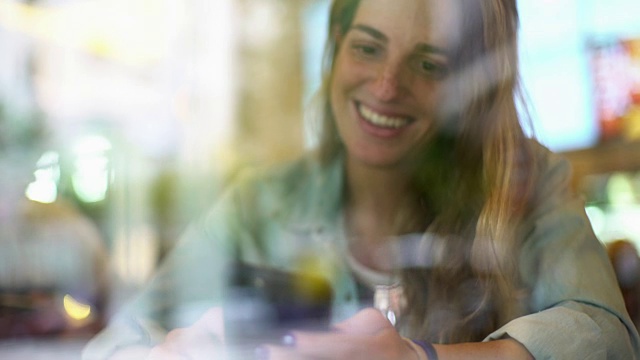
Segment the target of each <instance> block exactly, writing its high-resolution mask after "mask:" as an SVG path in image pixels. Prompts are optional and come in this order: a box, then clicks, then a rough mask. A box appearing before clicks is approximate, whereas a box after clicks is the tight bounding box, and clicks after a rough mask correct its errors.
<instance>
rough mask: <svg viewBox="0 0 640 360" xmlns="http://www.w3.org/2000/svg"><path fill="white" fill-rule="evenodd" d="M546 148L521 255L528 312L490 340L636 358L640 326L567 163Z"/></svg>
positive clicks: (544, 351) (555, 355)
mask: <svg viewBox="0 0 640 360" xmlns="http://www.w3.org/2000/svg"><path fill="white" fill-rule="evenodd" d="M545 152H546V155H545V156H544V159H543V161H542V166H541V168H542V169H544V170H543V171H542V173H541V178H540V179H541V181H540V185H539V189H538V191H537V193H536V197H537V204H538V205H537V206H536V208H535V209H534V210H533V211H532V213H531V215H530V217H529V219H528V220H527V221H525V224H526V228H527V231H528V236H526V240H525V242H524V244H523V248H522V253H521V256H520V271H521V274H522V277H523V279H524V281H525V284H526V285H527V286H528V287H529V288H530V290H531V293H530V296H531V298H530V312H531V313H530V314H529V315H526V316H523V317H520V318H517V319H514V320H512V321H511V322H509V323H508V324H506V325H505V326H503V327H501V328H500V329H498V330H497V331H495V332H494V333H492V334H490V335H489V336H488V337H487V338H486V339H485V340H492V339H499V338H503V337H511V338H513V339H515V340H517V341H519V342H520V343H521V344H523V345H524V346H525V347H526V348H527V349H528V350H529V351H530V352H531V354H532V355H533V356H534V357H535V358H536V359H636V358H638V357H639V351H640V350H639V349H640V347H639V339H638V333H637V330H636V328H635V326H634V324H633V323H632V322H631V320H630V318H629V316H628V314H627V312H626V310H625V307H624V302H623V300H622V295H621V293H620V290H619V288H618V285H617V282H616V278H615V274H614V272H613V268H612V266H611V264H610V261H609V259H608V257H607V254H606V251H605V248H604V246H603V244H602V243H600V242H599V241H598V239H597V238H596V236H595V235H594V233H593V231H592V229H591V225H590V223H589V220H588V218H587V216H586V213H585V210H584V202H583V200H582V199H580V198H579V197H578V196H576V195H575V194H573V193H572V191H571V189H570V186H569V181H570V177H571V171H570V166H569V163H568V161H567V160H565V159H563V158H561V157H560V156H558V155H555V154H551V153H548V151H546V150H545Z"/></svg>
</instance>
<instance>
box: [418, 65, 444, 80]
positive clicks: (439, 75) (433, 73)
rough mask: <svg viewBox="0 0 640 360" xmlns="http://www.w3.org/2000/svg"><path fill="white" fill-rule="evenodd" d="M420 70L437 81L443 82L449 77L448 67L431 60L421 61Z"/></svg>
mask: <svg viewBox="0 0 640 360" xmlns="http://www.w3.org/2000/svg"><path fill="white" fill-rule="evenodd" d="M419 68H420V69H419V70H420V71H421V72H422V73H423V74H425V75H427V76H429V77H431V78H433V79H436V80H442V79H444V78H446V77H447V75H449V69H448V68H447V66H445V65H441V64H438V63H435V62H433V61H429V60H421V61H420V65H419Z"/></svg>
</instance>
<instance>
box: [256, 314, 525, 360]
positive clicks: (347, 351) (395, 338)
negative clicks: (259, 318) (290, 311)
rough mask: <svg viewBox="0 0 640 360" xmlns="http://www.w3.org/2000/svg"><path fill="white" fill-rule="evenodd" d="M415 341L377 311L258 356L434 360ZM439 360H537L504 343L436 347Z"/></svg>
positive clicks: (299, 335) (295, 336) (274, 359)
mask: <svg viewBox="0 0 640 360" xmlns="http://www.w3.org/2000/svg"><path fill="white" fill-rule="evenodd" d="M410 341H411V340H409V339H405V338H402V337H401V336H400V335H399V334H398V332H397V331H396V329H395V328H394V327H393V326H392V325H391V323H390V322H389V321H388V320H387V319H386V318H385V317H384V316H383V315H382V314H381V313H380V312H379V311H378V310H376V309H373V308H369V309H365V310H363V311H361V312H359V313H358V314H356V315H355V316H354V317H352V318H350V319H348V320H346V321H345V322H342V323H340V324H337V325H336V326H335V330H334V331H333V332H329V333H309V332H295V331H294V332H292V333H291V334H290V335H288V336H287V341H286V345H283V346H271V345H265V346H264V347H262V348H261V349H260V350H259V351H258V354H260V355H261V356H260V357H262V358H268V359H270V360H285V359H315V358H322V359H346V360H356V359H367V360H373V359H380V360H383V359H389V360H391V359H394V360H395V359H407V360H421V359H422V360H424V359H428V360H433V358H428V357H427V355H426V353H425V352H424V351H423V350H421V349H419V347H416V346H412V345H411V344H410V343H409V342H410ZM434 348H435V350H436V352H437V355H438V359H439V360H447V359H491V360H496V359H509V360H517V359H523V360H524V359H533V356H531V354H530V353H529V352H528V351H527V349H526V348H525V347H524V346H522V345H521V344H520V343H518V342H517V341H515V340H513V339H501V340H495V341H488V342H481V343H463V344H453V345H434Z"/></svg>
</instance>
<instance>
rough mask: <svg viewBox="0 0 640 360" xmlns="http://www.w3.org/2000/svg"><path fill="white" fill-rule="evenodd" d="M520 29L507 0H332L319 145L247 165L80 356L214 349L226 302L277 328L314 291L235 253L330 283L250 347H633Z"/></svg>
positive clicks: (272, 351)
mask: <svg viewBox="0 0 640 360" xmlns="http://www.w3.org/2000/svg"><path fill="white" fill-rule="evenodd" d="M517 28H518V14H517V7H516V3H515V0H487V1H466V0H455V1H451V0H395V1H393V2H391V1H388V0H335V1H334V2H333V6H332V9H331V15H330V23H329V37H328V39H329V44H328V45H329V46H328V50H329V52H328V54H327V57H326V64H325V72H326V73H325V78H324V83H323V86H322V88H321V90H320V95H321V96H322V102H321V103H322V111H323V114H322V115H323V116H322V119H323V127H322V128H323V132H322V134H321V135H322V140H321V143H320V146H319V148H318V149H317V150H314V151H311V152H309V153H307V154H304V155H303V156H302V157H301V159H300V160H298V161H295V162H293V163H290V164H287V165H284V166H280V167H277V168H274V169H269V170H267V171H264V172H258V173H252V174H249V175H246V176H241V177H239V179H238V180H237V182H236V183H235V184H234V185H233V186H232V187H231V188H230V189H229V190H228V192H227V193H226V195H225V196H223V197H222V198H221V199H220V200H219V202H217V203H216V205H215V206H213V207H212V210H211V211H210V212H209V213H208V214H207V215H206V216H205V217H204V218H203V219H201V220H200V221H199V222H197V223H195V224H194V226H193V227H192V228H191V229H190V230H189V231H188V232H187V234H186V235H185V237H184V239H183V240H182V241H181V243H180V245H179V246H178V247H177V248H176V249H175V250H174V252H173V254H172V255H171V256H170V257H169V259H168V260H167V262H166V263H165V265H164V266H163V268H162V269H161V271H160V272H159V273H158V275H157V276H156V278H155V279H154V280H153V282H152V283H151V284H150V285H149V288H148V289H147V290H146V291H145V292H144V293H143V294H142V296H141V297H140V298H139V299H138V300H137V301H136V302H133V303H132V304H131V305H130V306H129V307H127V308H126V309H124V310H123V311H122V313H121V314H120V315H119V316H118V317H117V318H116V319H114V321H113V322H112V324H111V326H110V327H109V328H108V329H107V330H106V331H105V332H104V333H103V334H102V335H100V336H99V337H98V338H96V339H95V340H94V341H93V342H92V343H91V344H90V345H89V347H88V348H87V351H86V352H85V355H86V356H87V357H88V358H92V357H93V356H95V357H108V356H110V355H112V354H113V353H114V352H118V351H127V350H131V349H132V348H135V349H136V351H138V350H142V351H145V350H146V351H147V353H149V354H150V356H151V358H165V357H169V356H178V357H179V356H183V357H189V358H208V357H211V356H214V355H215V354H218V351H219V350H220V347H221V344H222V343H221V342H220V340H221V339H219V338H217V337H219V336H220V331H219V329H220V328H219V326H220V324H221V323H222V319H221V318H219V317H217V318H216V317H215V316H212V315H211V314H213V313H215V311H214V310H212V309H219V307H223V308H224V311H223V313H224V314H231V315H233V316H225V320H226V321H230V319H241V320H242V323H243V324H248V323H250V324H255V326H256V329H260V330H262V331H264V333H265V335H273V334H274V333H280V331H281V330H282V326H283V323H282V322H280V320H282V319H281V318H279V314H282V313H283V312H284V313H287V314H290V313H291V311H283V308H282V306H281V305H282V304H283V303H284V304H289V305H291V307H290V308H287V309H288V310H291V309H297V308H298V307H297V306H296V305H300V303H299V302H300V301H302V300H304V299H307V297H305V296H303V295H301V294H300V293H296V292H295V291H289V290H290V289H292V288H296V287H295V286H289V285H290V284H288V283H287V282H286V281H284V280H283V279H287V278H290V277H289V275H286V276H284V277H283V278H282V279H280V281H275V282H273V283H274V284H284V285H282V288H277V286H275V285H274V286H275V287H276V288H277V290H279V291H274V290H273V288H272V286H270V285H266V282H265V280H264V277H260V276H258V277H250V279H249V280H246V281H243V286H242V287H241V289H240V290H239V289H237V288H236V287H235V286H234V285H237V284H234V283H233V281H232V280H233V279H235V276H231V277H229V276H228V275H229V274H230V272H229V270H230V269H235V268H236V266H235V265H236V264H237V263H240V264H244V265H246V264H249V265H250V266H249V267H248V268H250V269H268V270H269V272H268V273H269V274H273V273H278V274H287V273H304V274H309V273H311V274H313V275H314V276H319V277H322V278H325V279H326V280H327V282H328V284H329V285H330V287H331V291H330V293H331V304H330V305H331V315H330V319H326V318H322V319H317V318H316V317H314V315H317V313H315V312H314V313H313V314H311V313H302V314H300V313H298V314H297V315H298V316H300V317H301V318H297V319H295V321H293V322H287V323H286V326H290V327H291V330H292V331H291V332H289V333H286V334H285V336H284V337H283V342H282V344H280V345H278V344H265V345H264V346H261V347H258V348H257V350H256V352H255V355H256V356H258V357H259V358H265V357H268V358H270V359H290V358H291V359H307V358H308V359H318V358H321V359H351V358H365V359H416V358H418V359H425V358H427V359H430V360H433V359H436V358H440V359H453V358H455V359H465V358H469V359H471V358H472V359H531V358H539V359H543V358H545V359H546V358H551V359H566V358H608V359H629V358H634V357H637V356H638V355H639V354H640V352H639V349H640V347H639V340H638V334H637V332H636V330H635V328H634V326H633V324H632V323H631V321H630V319H629V316H628V314H627V313H626V311H625V308H624V303H623V302H622V298H621V295H620V291H619V290H618V288H617V285H616V283H615V277H614V273H613V271H612V268H611V265H610V263H609V261H608V258H607V255H606V252H605V251H604V248H603V247H602V245H601V244H600V243H599V242H598V241H597V239H596V238H595V236H594V235H593V232H592V231H591V228H590V225H589V222H588V220H587V217H586V215H585V213H584V208H583V203H582V201H581V200H580V198H579V197H577V196H576V195H575V194H573V193H572V192H571V190H570V188H569V177H570V169H569V167H568V163H567V162H566V160H564V159H562V158H560V157H558V156H557V155H554V154H552V153H550V152H549V151H548V150H546V149H544V148H543V147H542V146H540V145H539V144H537V143H536V142H535V141H534V140H531V139H527V138H526V137H525V135H524V132H523V129H522V127H521V125H520V121H519V117H518V113H517V111H516V103H517V100H518V98H519V97H518V96H519V95H518V94H519V85H518V81H517V79H518V61H517V43H516V40H517ZM241 268H246V267H245V266H242V267H241ZM274 268H275V269H277V270H278V271H276V272H273V271H271V270H273V269H274ZM232 273H233V272H232ZM252 273H253V272H252ZM293 278H295V277H293ZM270 284H271V282H270ZM305 284H306V286H303V288H306V289H307V290H308V288H309V286H308V285H309V284H307V283H305ZM298 285H299V284H298ZM265 289H268V290H269V291H273V292H274V293H275V294H277V295H278V296H280V297H278V298H277V301H274V300H273V299H272V298H269V297H268V296H267V297H266V298H265V296H262V295H264V294H265V292H269V291H265ZM312 293H313V291H312ZM328 293H329V292H327V291H323V292H322V294H324V295H327V294H328ZM261 294H262V295H261ZM283 296H284V297H285V298H286V299H285V300H290V302H287V301H284V302H283V301H282V297H283ZM327 298H328V297H327V296H324V297H323V299H325V300H326V299H327ZM312 303H313V304H316V303H314V302H312ZM247 304H248V305H247ZM323 305H326V304H325V303H323ZM321 309H322V310H326V307H324V306H321ZM187 312H188V313H190V314H191V315H193V314H198V315H200V314H204V315H202V317H201V318H200V320H199V321H195V322H190V323H187V325H188V326H186V327H184V328H179V329H173V330H172V331H171V332H169V333H168V335H167V334H165V333H164V332H163V331H164V330H171V329H172V328H173V327H175V326H173V327H172V326H166V327H165V328H164V329H162V331H157V330H158V329H159V327H157V326H156V325H157V324H159V322H158V321H159V320H162V317H163V316H164V319H167V318H169V319H175V318H176V317H179V316H181V315H183V314H185V313H187ZM320 313H321V314H323V316H324V315H325V314H326V312H325V311H321V312H320ZM311 319H313V320H319V321H320V323H319V324H325V322H326V321H328V320H330V321H331V322H332V326H330V327H329V329H327V327H326V326H322V327H321V328H320V331H318V327H317V326H315V327H314V326H311V329H312V330H315V331H308V330H309V327H308V325H309V323H308V322H309V321H310V320H311ZM288 320H291V319H288ZM231 322H232V321H231ZM224 325H225V326H227V325H228V326H230V328H231V329H233V330H236V331H233V332H227V335H230V334H238V333H243V332H242V331H237V330H238V329H237V327H236V328H234V325H235V326H237V325H238V324H237V323H235V324H233V323H231V324H229V323H226V322H225V323H224ZM316 325H317V324H316ZM301 328H303V329H302V330H301ZM213 329H217V330H215V331H214V330H213ZM304 329H306V330H307V331H304ZM245 333H246V332H245ZM265 339H268V337H265ZM226 340H227V341H226V344H227V345H229V344H237V343H242V342H241V341H240V342H239V341H237V340H238V339H226ZM240 340H242V339H240ZM244 340H247V339H244ZM265 341H266V340H265ZM253 345H256V344H254V343H251V346H253ZM216 349H217V350H216ZM228 350H230V351H231V352H230V354H246V353H245V352H243V351H239V352H236V351H235V350H237V349H233V348H229V349H228ZM244 350H246V349H244ZM251 350H252V349H251ZM251 353H252V354H253V352H252V351H251ZM121 354H123V353H121ZM240 356H242V355H240ZM240 358H243V357H240Z"/></svg>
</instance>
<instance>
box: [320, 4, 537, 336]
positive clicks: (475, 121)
mask: <svg viewBox="0 0 640 360" xmlns="http://www.w3.org/2000/svg"><path fill="white" fill-rule="evenodd" d="M457 1H458V2H459V3H458V4H459V6H458V9H459V10H460V14H461V16H462V17H463V19H462V21H461V23H462V24H463V25H462V26H463V29H461V30H462V37H461V40H460V41H459V43H458V44H457V46H455V49H453V53H452V56H451V57H450V61H451V62H452V64H451V71H450V77H449V80H448V81H447V85H446V86H447V91H448V95H449V96H448V101H446V102H445V104H443V105H442V108H441V109H440V112H439V113H440V119H439V124H440V125H439V127H438V131H437V134H436V136H435V138H434V139H433V140H432V141H431V142H430V144H429V145H428V146H427V147H426V148H425V150H424V158H423V159H422V160H423V161H421V162H420V163H419V164H418V166H417V169H416V176H415V182H416V189H417V190H416V191H417V194H416V196H419V197H421V201H424V202H425V203H426V204H427V206H428V207H429V208H430V212H431V213H433V214H434V218H433V221H432V222H431V225H430V226H429V229H428V231H429V233H433V234H438V235H439V236H438V238H439V239H445V240H444V241H442V243H440V244H437V246H439V247H440V249H441V251H438V253H439V254H441V256H440V257H438V258H437V259H435V260H434V261H435V264H433V266H431V267H430V268H429V269H425V268H406V269H403V270H402V271H401V278H402V281H403V285H404V291H405V296H406V298H407V303H408V306H407V308H406V311H405V314H404V315H406V316H403V318H402V322H401V330H402V331H403V332H404V333H405V334H406V335H409V336H416V337H421V338H424V339H429V340H431V341H434V342H440V343H452V342H461V341H477V340H482V339H483V338H484V337H485V336H487V335H488V334H489V333H490V332H491V331H492V330H495V329H497V328H498V327H499V326H500V325H502V324H504V323H506V322H507V321H509V320H511V319H513V318H514V317H516V316H518V315H520V314H521V313H522V312H523V311H524V309H523V305H522V304H524V298H525V296H524V295H526V294H524V293H523V292H522V291H521V290H520V289H521V285H520V283H519V276H518V264H517V254H518V253H519V248H520V244H521V234H518V226H517V225H518V224H519V222H520V220H521V219H522V217H523V216H524V214H525V213H526V211H527V204H528V203H529V200H530V197H531V196H530V194H531V193H532V184H531V180H530V179H535V174H533V172H534V171H535V164H534V161H533V155H532V149H531V147H530V145H529V141H528V140H527V139H526V136H525V134H524V131H523V129H522V126H521V124H520V119H519V115H518V110H517V106H516V104H517V100H519V99H520V97H519V94H520V86H519V81H518V56H517V43H516V41H517V28H518V21H519V20H518V13H517V8H516V1H515V0H481V1H478V0H457ZM359 4H360V0H334V2H333V5H332V8H331V14H330V23H329V40H328V44H327V48H326V53H325V66H324V74H325V78H324V82H323V87H322V89H321V92H320V96H321V102H322V104H323V111H324V113H323V123H322V137H321V140H320V147H319V150H320V151H319V153H320V155H321V157H322V159H324V160H328V159H332V158H334V157H335V156H336V155H337V154H339V153H340V152H342V151H344V146H343V144H342V142H341V140H340V137H339V134H338V132H337V129H336V125H335V121H334V118H333V114H332V110H331V104H330V100H329V99H330V96H329V89H330V81H331V72H332V69H333V63H334V60H335V57H336V54H337V52H338V51H339V47H340V44H339V43H337V39H339V38H340V35H341V34H344V33H345V32H346V31H348V29H349V27H350V26H351V22H352V21H353V18H354V16H355V14H356V11H357V9H358V6H359ZM523 294H524V295H523Z"/></svg>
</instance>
